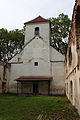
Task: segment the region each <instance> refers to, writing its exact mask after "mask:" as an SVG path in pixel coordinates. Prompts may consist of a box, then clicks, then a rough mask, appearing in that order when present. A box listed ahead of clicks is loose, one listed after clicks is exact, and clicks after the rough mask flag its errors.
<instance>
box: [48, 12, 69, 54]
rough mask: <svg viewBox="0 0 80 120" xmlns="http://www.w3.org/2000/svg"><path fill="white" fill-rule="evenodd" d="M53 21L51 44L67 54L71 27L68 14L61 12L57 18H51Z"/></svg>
mask: <svg viewBox="0 0 80 120" xmlns="http://www.w3.org/2000/svg"><path fill="white" fill-rule="evenodd" d="M50 21H51V28H52V29H51V32H52V33H51V34H52V35H51V46H52V47H54V48H55V49H56V50H58V51H59V52H60V53H62V54H65V52H66V47H67V40H68V36H69V31H70V27H71V21H70V19H69V18H68V15H64V14H63V13H62V14H60V15H59V16H58V17H57V18H53V17H52V18H50Z"/></svg>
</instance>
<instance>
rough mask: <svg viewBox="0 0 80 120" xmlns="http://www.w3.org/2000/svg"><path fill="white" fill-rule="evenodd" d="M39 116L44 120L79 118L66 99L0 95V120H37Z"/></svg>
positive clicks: (74, 119) (72, 119)
mask: <svg viewBox="0 0 80 120" xmlns="http://www.w3.org/2000/svg"><path fill="white" fill-rule="evenodd" d="M39 115H43V117H44V116H46V117H47V118H46V119H44V120H76V118H77V117H79V115H78V113H77V111H76V109H75V108H74V107H73V106H72V105H71V103H70V102H69V101H68V100H67V98H66V97H59V96H57V97H53V96H37V97H23V96H13V95H0V120H14V119H15V120H37V118H38V116H39ZM42 120H43V119H42Z"/></svg>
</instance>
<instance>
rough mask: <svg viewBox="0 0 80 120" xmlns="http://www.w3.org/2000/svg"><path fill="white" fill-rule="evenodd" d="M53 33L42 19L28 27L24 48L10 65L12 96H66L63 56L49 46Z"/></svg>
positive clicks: (27, 25)
mask: <svg viewBox="0 0 80 120" xmlns="http://www.w3.org/2000/svg"><path fill="white" fill-rule="evenodd" d="M50 29H51V28H50V22H49V21H48V20H46V19H44V18H42V17H41V16H39V17H37V18H35V19H34V20H32V21H29V22H26V23H25V42H24V48H23V50H22V51H20V52H19V53H18V54H17V55H16V56H15V57H13V58H12V59H11V60H10V61H9V64H10V65H11V67H10V75H9V76H10V78H9V86H8V91H9V92H11V93H12V92H13V93H17V92H18V93H25V94H33V93H37V94H44V95H47V94H50V95H54V94H65V83H64V81H65V72H64V56H63V55H62V54H60V53H59V52H57V51H56V50H55V49H54V48H52V47H51V46H50Z"/></svg>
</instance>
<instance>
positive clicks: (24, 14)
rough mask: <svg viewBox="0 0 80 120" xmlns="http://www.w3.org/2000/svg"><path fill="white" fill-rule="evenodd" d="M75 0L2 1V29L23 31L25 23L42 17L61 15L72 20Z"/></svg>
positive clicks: (0, 24) (0, 9) (0, 10)
mask: <svg viewBox="0 0 80 120" xmlns="http://www.w3.org/2000/svg"><path fill="white" fill-rule="evenodd" d="M74 3H75V0H0V28H6V29H8V30H12V29H17V28H18V29H22V28H23V25H24V22H27V21H28V20H31V19H34V18H35V17H37V16H39V15H41V16H42V17H44V18H49V17H56V16H58V15H59V14H61V13H64V14H67V15H68V16H69V17H70V18H71V16H72V10H73V6H74Z"/></svg>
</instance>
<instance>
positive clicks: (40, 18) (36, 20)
mask: <svg viewBox="0 0 80 120" xmlns="http://www.w3.org/2000/svg"><path fill="white" fill-rule="evenodd" d="M36 22H49V20H47V19H45V18H43V17H41V16H38V17H37V18H35V19H33V20H30V21H28V22H25V23H24V24H28V23H36Z"/></svg>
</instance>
